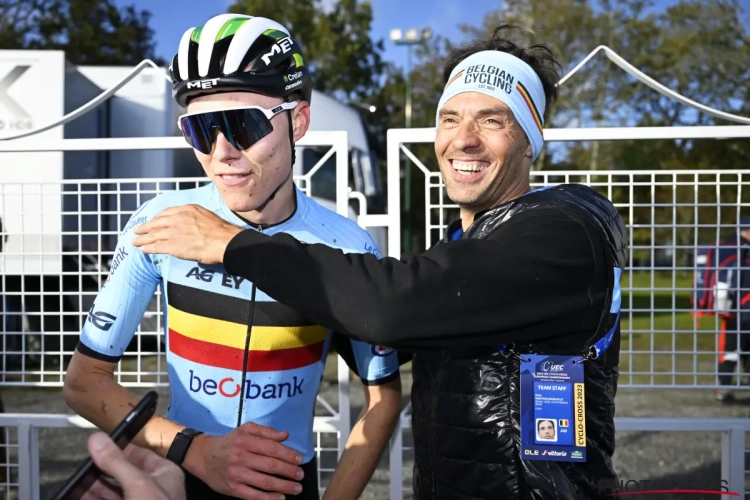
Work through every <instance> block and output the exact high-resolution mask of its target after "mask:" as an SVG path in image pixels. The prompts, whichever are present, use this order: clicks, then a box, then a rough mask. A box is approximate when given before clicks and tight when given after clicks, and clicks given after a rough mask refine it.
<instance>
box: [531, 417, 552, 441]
mask: <svg viewBox="0 0 750 500" xmlns="http://www.w3.org/2000/svg"><path fill="white" fill-rule="evenodd" d="M536 441H537V442H542V443H556V442H557V421H556V420H555V419H551V418H537V419H536Z"/></svg>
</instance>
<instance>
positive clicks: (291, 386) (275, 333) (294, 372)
mask: <svg viewBox="0 0 750 500" xmlns="http://www.w3.org/2000/svg"><path fill="white" fill-rule="evenodd" d="M295 191H296V197H297V209H296V211H295V213H294V215H293V216H292V217H291V218H289V219H288V220H287V221H285V222H283V223H281V224H278V225H276V226H272V227H270V228H267V229H263V231H264V232H267V233H271V234H273V233H278V232H284V233H288V234H290V235H292V236H294V237H295V238H297V239H299V240H300V241H304V242H307V243H324V244H327V245H329V246H332V247H338V248H341V249H343V250H344V251H345V252H359V253H363V252H372V253H376V254H377V252H378V250H377V248H376V246H375V244H374V242H373V240H372V239H371V237H370V235H369V234H368V233H367V232H366V231H365V230H363V229H362V228H360V227H359V226H358V225H357V224H356V223H354V222H352V221H350V220H348V219H346V218H344V217H342V216H340V215H338V214H336V213H334V212H332V211H330V210H327V209H324V208H323V207H321V206H320V205H319V204H318V203H316V202H315V201H314V200H312V199H310V198H308V197H307V196H305V195H304V194H303V193H301V192H300V191H299V190H297V189H296V187H295ZM189 203H192V204H198V205H201V206H203V207H204V208H206V209H209V210H212V211H213V212H215V213H216V214H217V215H219V216H220V217H222V218H224V219H225V220H227V221H229V222H231V223H234V224H237V225H239V226H242V227H245V228H249V227H250V226H249V224H247V222H245V221H244V220H243V219H241V218H240V217H238V216H237V215H236V214H234V213H233V212H231V211H230V210H229V208H228V207H227V206H226V205H225V204H224V202H223V201H222V199H221V196H220V195H219V192H218V191H217V189H216V188H215V187H214V185H213V184H209V185H207V186H204V187H201V188H197V189H191V190H186V191H174V192H170V193H166V194H162V195H160V196H158V197H156V198H154V199H153V200H150V201H149V202H147V203H145V204H144V205H143V206H141V208H140V209H139V210H138V211H137V212H136V213H134V214H133V216H132V217H131V219H130V221H129V222H128V224H127V226H126V227H125V230H124V232H123V233H122V235H121V236H120V241H119V242H118V246H117V251H116V253H115V258H114V262H113V264H112V269H111V273H110V277H109V279H108V280H107V283H105V286H104V287H103V288H102V290H101V291H100V292H99V295H98V296H97V298H96V301H95V302H94V305H93V306H92V308H91V311H90V312H89V318H88V320H87V321H86V323H85V325H84V328H83V331H82V333H81V339H80V344H79V346H78V350H79V351H81V352H82V353H83V354H86V355H89V356H92V357H94V358H97V359H101V360H107V361H117V360H119V359H120V358H121V356H122V355H123V352H124V351H125V349H126V348H127V346H128V344H129V343H130V341H131V340H132V338H133V335H134V332H135V331H136V329H137V327H138V325H139V323H140V321H141V319H142V317H143V314H144V312H145V311H146V309H147V307H148V304H149V302H150V300H151V298H152V296H153V294H154V292H155V291H156V289H157V286H158V285H161V292H162V304H163V306H164V307H163V310H164V311H165V318H164V324H165V326H164V331H165V337H166V339H165V340H166V347H167V349H166V356H167V364H168V373H169V387H170V405H169V410H168V412H167V415H166V417H167V418H168V419H170V420H173V421H175V422H178V423H180V424H182V425H185V426H188V427H192V428H194V429H198V430H201V431H203V432H205V433H207V434H213V435H222V434H226V433H227V432H229V431H231V430H232V429H233V428H235V427H236V426H237V420H238V412H239V408H240V398H241V397H242V398H244V401H243V408H242V419H241V420H242V422H243V423H244V422H248V421H252V422H255V423H257V424H260V425H265V426H269V427H272V428H274V429H276V430H279V431H288V432H289V439H288V440H287V441H286V442H285V443H284V444H285V445H286V446H289V447H290V448H293V449H295V450H297V451H298V452H300V453H301V454H302V455H303V457H304V462H308V461H310V460H311V459H312V458H313V457H314V453H315V452H314V443H313V434H312V420H313V416H314V407H315V400H316V396H317V394H318V389H319V387H320V382H321V378H322V376H323V368H324V365H325V361H326V354H327V352H328V351H329V348H330V345H331V342H336V348H337V351H338V352H339V354H340V355H341V356H342V357H343V358H344V359H345V360H346V361H347V363H348V364H349V367H350V368H351V369H352V370H353V371H355V373H357V374H358V375H359V377H360V378H361V379H362V381H363V383H364V384H369V385H373V384H380V383H385V382H387V381H390V380H393V379H394V378H396V377H398V376H399V368H398V359H397V355H396V353H395V352H394V351H391V350H390V349H382V348H379V347H377V346H373V345H369V344H366V343H362V342H359V341H355V340H348V339H345V338H344V337H343V336H338V335H336V334H335V333H334V334H332V333H331V332H329V331H328V330H327V329H325V328H322V327H320V326H317V325H314V324H312V323H310V322H308V321H306V320H305V319H304V318H303V317H301V316H300V315H299V314H298V313H297V312H295V311H294V310H293V309H291V308H289V307H287V306H285V305H283V304H280V303H278V302H275V301H274V300H273V299H271V298H270V297H268V296H267V295H266V294H264V293H263V291H262V290H260V289H255V290H253V289H254V287H253V285H252V284H251V283H250V282H248V281H247V280H245V279H243V278H240V277H237V276H232V275H229V274H227V273H226V272H225V271H224V269H223V267H222V266H204V265H200V264H197V263H195V262H188V261H184V260H181V259H177V258H174V257H171V256H167V255H147V254H144V253H143V252H142V251H141V250H140V249H138V248H136V247H134V246H133V245H132V244H131V241H132V240H133V239H134V238H135V235H134V234H133V230H134V229H135V227H136V226H138V225H140V224H142V223H144V222H146V221H148V220H150V219H151V217H153V216H154V215H156V214H158V213H159V212H161V211H162V210H164V209H166V208H168V207H170V206H179V205H184V204H189ZM253 291H254V292H255V303H254V304H255V307H252V300H251V297H252V293H253ZM249 324H252V328H251V331H250V343H249V352H248V354H247V361H246V364H245V367H246V376H245V387H244V390H243V388H242V378H243V377H242V374H243V362H244V361H245V342H246V338H247V333H248V326H247V325H249Z"/></svg>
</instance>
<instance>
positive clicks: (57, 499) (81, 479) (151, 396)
mask: <svg viewBox="0 0 750 500" xmlns="http://www.w3.org/2000/svg"><path fill="white" fill-rule="evenodd" d="M158 400H159V395H158V394H156V391H149V392H148V394H146V395H145V396H143V398H142V399H141V400H140V401H139V402H138V404H137V405H135V408H133V410H132V411H131V412H130V413H128V414H127V415H126V416H125V418H124V419H123V420H122V422H120V423H119V424H118V425H117V427H115V430H113V431H112V433H111V434H110V435H109V437H110V438H111V439H112V441H114V442H115V443H116V444H117V446H119V447H120V449H124V448H125V447H126V446H127V445H128V443H130V442H131V441H132V440H133V438H134V437H135V436H137V435H138V433H139V432H140V431H141V429H143V426H144V425H146V422H148V421H149V420H151V417H153V416H154V413H156V403H157V401H158ZM101 474H102V471H101V470H99V467H97V466H96V464H95V463H94V461H93V460H91V457H89V458H88V459H86V461H85V462H84V463H82V464H81V466H80V467H78V469H77V470H76V471H75V472H74V473H73V475H72V476H70V477H69V478H68V480H67V481H66V482H65V486H63V487H62V488H61V489H60V491H58V492H57V493H56V494H55V496H53V497H52V498H51V499H50V500H79V499H80V498H81V497H82V496H83V495H84V494H85V493H86V491H88V489H89V488H91V486H92V485H93V484H94V482H95V481H96V480H97V479H99V477H100V476H101Z"/></svg>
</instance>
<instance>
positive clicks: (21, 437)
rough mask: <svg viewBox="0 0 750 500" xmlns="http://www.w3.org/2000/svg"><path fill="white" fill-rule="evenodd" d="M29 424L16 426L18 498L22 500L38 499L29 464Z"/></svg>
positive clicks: (37, 491)
mask: <svg viewBox="0 0 750 500" xmlns="http://www.w3.org/2000/svg"><path fill="white" fill-rule="evenodd" d="M31 429H32V427H31V424H30V423H29V422H23V421H22V422H19V424H18V498H23V499H24V500H38V499H39V485H38V483H37V485H36V493H35V492H34V478H33V473H32V467H33V465H32V463H31Z"/></svg>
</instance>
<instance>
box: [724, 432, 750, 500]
mask: <svg viewBox="0 0 750 500" xmlns="http://www.w3.org/2000/svg"><path fill="white" fill-rule="evenodd" d="M721 479H722V482H723V481H727V482H728V483H729V484H728V488H729V491H730V492H733V493H738V494H739V495H740V498H745V429H744V428H742V427H731V428H729V429H727V430H725V431H723V432H722V433H721ZM722 486H723V484H722ZM732 498H737V497H736V496H730V495H722V499H723V500H730V499H732Z"/></svg>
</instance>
